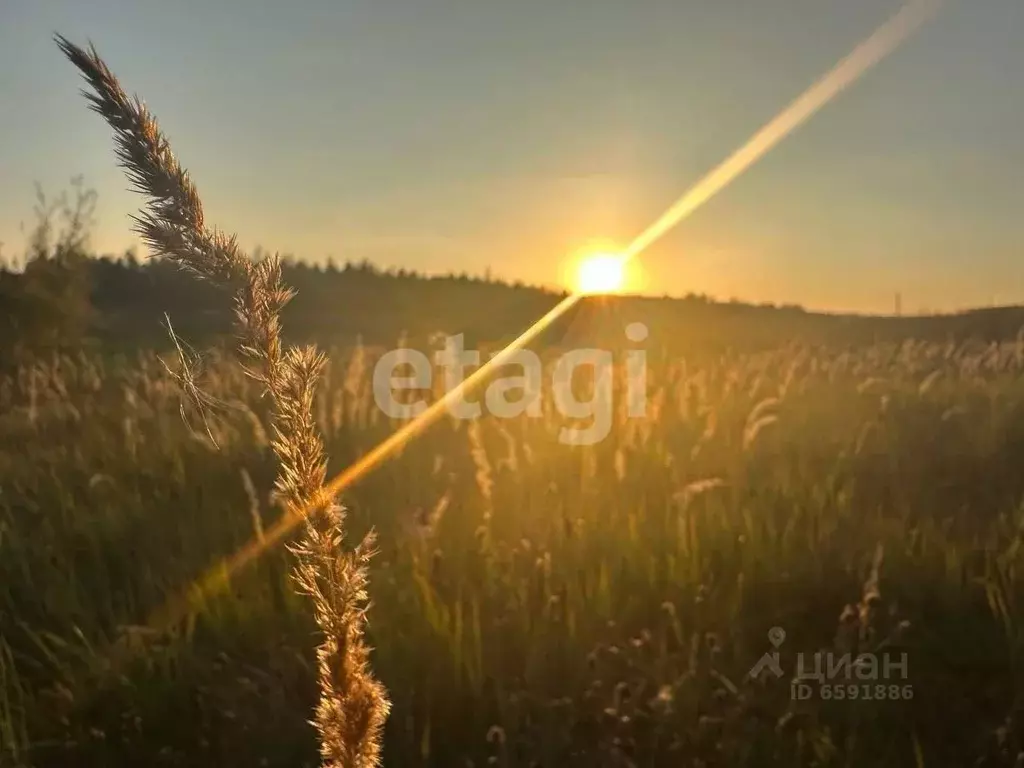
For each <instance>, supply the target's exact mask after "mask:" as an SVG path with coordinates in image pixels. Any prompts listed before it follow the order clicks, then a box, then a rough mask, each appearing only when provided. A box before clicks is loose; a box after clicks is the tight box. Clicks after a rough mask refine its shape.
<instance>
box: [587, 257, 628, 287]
mask: <svg viewBox="0 0 1024 768" xmlns="http://www.w3.org/2000/svg"><path fill="white" fill-rule="evenodd" d="M625 284H626V260H625V259H624V258H622V256H617V255H615V254H612V253H595V254H592V255H590V256H587V257H586V258H584V259H583V261H581V262H580V265H579V270H578V271H577V273H576V291H577V292H578V293H585V294H594V293H619V292H620V291H622V290H623V288H624V287H625Z"/></svg>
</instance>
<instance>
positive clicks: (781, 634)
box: [768, 627, 786, 648]
mask: <svg viewBox="0 0 1024 768" xmlns="http://www.w3.org/2000/svg"><path fill="white" fill-rule="evenodd" d="M785 639H786V630H784V629H783V628H782V627H772V628H771V629H769V630H768V642H770V643H771V644H772V645H774V646H775V647H776V648H778V647H779V646H780V645H782V643H783V642H784V641H785Z"/></svg>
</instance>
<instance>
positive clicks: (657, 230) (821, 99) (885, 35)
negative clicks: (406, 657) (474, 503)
mask: <svg viewBox="0 0 1024 768" xmlns="http://www.w3.org/2000/svg"><path fill="white" fill-rule="evenodd" d="M940 5H941V0H912V1H911V2H909V3H907V4H905V5H904V6H903V7H902V8H901V9H900V10H899V11H898V12H897V13H896V14H895V15H894V16H893V17H892V18H890V19H889V20H888V21H887V22H885V23H884V24H882V26H880V27H879V28H878V29H876V30H875V31H874V32H873V33H872V34H871V35H870V36H869V37H868V38H867V39H865V40H864V41H863V42H862V43H860V44H859V45H858V46H857V47H856V48H855V49H854V50H853V51H852V52H851V53H850V54H849V55H848V56H847V57H846V58H844V59H842V60H841V61H840V62H839V63H838V64H837V65H836V66H835V67H834V68H833V69H832V70H830V71H829V72H828V73H826V74H825V75H824V76H822V77H821V78H820V79H819V80H818V81H817V82H815V83H814V84H813V85H812V86H811V87H810V88H809V89H807V90H806V91H805V92H804V93H803V94H801V95H800V96H799V97H798V98H797V99H796V100H795V101H793V102H792V103H791V104H790V105H789V106H787V107H786V108H785V109H784V110H783V111H782V112H780V113H779V114H778V115H777V116H776V117H774V118H773V119H772V120H771V121H770V122H768V123H767V124H766V125H765V126H764V127H763V128H761V130H759V131H758V132H757V133H756V134H754V136H753V137H752V138H751V139H750V140H749V141H748V142H747V143H746V144H744V145H743V146H742V147H740V149H738V150H737V151H736V152H734V153H733V154H732V155H731V156H730V157H729V158H728V159H726V160H725V161H724V162H723V163H721V164H720V165H719V166H717V167H716V168H715V169H714V170H712V171H711V172H710V173H708V174H707V175H706V176H705V177H704V178H702V179H701V180H700V181H699V182H698V183H697V184H696V185H694V186H693V187H692V188H691V189H690V190H689V191H688V192H686V193H685V194H684V195H683V196H682V197H681V198H679V200H677V201H676V202H675V203H674V204H673V205H672V206H671V207H670V208H669V209H668V210H667V211H665V213H664V214H662V216H660V217H659V218H658V219H656V220H655V221H654V223H653V224H651V226H649V227H648V228H647V229H646V230H644V231H643V232H642V233H641V234H640V235H639V236H637V238H636V239H635V240H633V242H632V243H631V244H630V245H629V246H628V247H627V248H626V249H625V250H624V251H623V253H622V255H623V258H624V260H625V261H628V260H630V259H633V258H634V257H636V256H638V255H639V254H640V253H642V252H643V251H644V250H646V249H647V248H648V247H650V246H651V245H652V244H653V243H654V242H656V241H657V240H659V239H660V238H661V237H662V236H664V235H665V234H666V233H668V232H669V231H670V230H671V229H673V228H674V227H675V226H677V225H678V224H679V223H680V222H681V221H683V219H685V218H686V217H687V216H689V215H690V214H692V213H693V212H694V211H696V210H697V209H698V208H699V207H700V206H701V205H703V204H704V203H706V202H707V201H708V200H710V199H711V198H712V197H713V196H714V195H715V194H717V193H718V192H720V191H721V190H722V189H724V188H725V187H726V186H727V185H728V184H729V183H731V182H732V181H733V180H734V179H735V178H736V177H737V176H739V175H740V174H741V173H743V171H745V170H747V169H748V168H749V167H750V166H751V165H753V164H754V163H755V162H757V160H759V159H760V158H761V157H763V156H764V155H765V154H766V153H767V152H768V151H769V150H771V149H772V148H773V147H774V146H775V145H776V144H778V143H779V142H780V141H781V140H782V139H784V138H785V137H786V136H788V135H789V134H790V133H791V132H792V131H793V130H795V129H796V128H797V127H798V126H800V125H801V124H802V123H803V122H805V121H806V120H807V119H808V118H810V117H811V116H812V115H814V114H815V113H816V112H817V111H818V110H819V109H821V108H822V107H823V106H825V105H826V104H828V103H829V102H830V101H831V100H832V99H834V98H835V97H836V96H837V95H839V94H840V93H841V92H842V91H844V90H845V89H846V88H847V87H848V86H850V85H852V84H853V83H854V82H856V81H857V80H858V79H859V78H860V77H861V76H862V75H863V74H864V73H865V72H866V71H867V70H869V69H870V68H871V67H873V66H874V65H875V64H877V63H878V62H880V61H881V60H882V59H884V58H885V57H886V56H887V55H888V54H890V53H891V52H892V51H894V50H895V49H896V48H898V47H899V45H900V44H901V43H903V42H904V41H905V40H906V39H907V38H908V37H910V35H911V34H913V33H914V32H915V31H916V30H917V29H918V28H920V27H921V25H922V24H923V23H924V22H925V21H927V20H928V19H929V18H930V17H931V16H932V15H933V14H934V13H935V12H936V11H937V10H938V8H939V6H940ZM584 295H585V294H583V293H579V292H577V293H572V294H569V295H568V296H566V297H565V298H564V299H562V300H561V301H560V302H559V303H558V304H557V305H556V306H555V307H554V308H553V309H551V310H550V311H549V312H548V313H547V314H546V315H544V316H543V317H542V318H540V319H539V320H538V321H537V322H536V323H534V324H533V325H532V326H530V328H528V329H527V330H526V331H524V332H523V333H522V334H521V335H520V336H519V337H518V338H516V339H515V340H514V341H512V342H511V343H510V344H509V345H508V346H507V347H505V348H504V349H503V350H501V351H500V352H498V353H497V354H496V355H495V356H494V357H492V358H491V359H490V360H488V361H487V362H486V363H485V364H484V365H482V366H481V367H480V368H478V369H477V370H476V371H475V372H474V373H473V374H472V375H470V376H469V377H468V378H466V379H465V380H463V381H462V382H461V383H460V384H459V385H458V386H456V387H454V388H452V389H451V390H450V391H448V392H447V393H446V394H445V395H444V396H443V397H442V398H440V399H439V400H436V401H435V402H434V403H432V404H431V405H430V406H429V407H428V408H427V409H426V410H425V411H424V412H423V413H421V414H420V415H419V416H417V417H416V418H415V419H413V420H411V421H409V422H407V423H406V424H405V425H403V426H402V427H401V428H399V429H398V430H396V431H395V432H394V433H393V434H392V435H391V436H390V437H388V438H387V439H386V440H384V441H383V442H382V443H380V444H379V445H377V446H376V447H375V448H374V449H373V450H371V451H370V452H369V453H367V454H366V455H364V456H363V457H362V458H360V459H359V460H358V461H357V462H356V463H355V464H352V465H351V466H350V467H348V468H347V469H345V470H344V471H342V472H341V473H340V474H338V475H337V476H335V477H334V478H333V479H332V480H331V481H330V482H329V483H327V485H326V486H325V488H324V495H325V496H327V497H335V496H337V495H338V494H339V493H341V492H342V491H343V490H345V489H346V488H348V487H349V486H351V485H352V484H353V483H355V482H356V481H357V480H359V479H360V478H361V477H363V476H364V475H366V474H367V473H369V472H370V471H372V470H373V469H375V468H376V467H377V466H379V465H380V464H381V463H383V462H384V461H385V460H386V459H388V458H390V457H391V456H392V455H393V454H395V453H396V452H398V451H399V450H400V449H401V448H402V447H403V446H404V445H405V444H406V443H408V442H409V441H410V440H411V439H412V438H413V437H415V436H416V435H418V434H420V433H421V432H423V431H424V430H426V429H427V428H428V427H429V426H431V425H432V424H433V423H434V422H436V421H437V420H438V419H439V418H440V417H441V416H443V415H444V413H445V412H446V410H447V409H448V407H449V406H450V405H451V404H453V403H454V402H456V401H458V400H460V399H461V398H462V397H463V396H464V395H465V394H466V393H467V392H469V391H470V390H472V389H473V388H474V387H476V386H477V385H478V384H480V383H481V382H483V381H484V380H486V379H487V377H488V376H489V375H490V374H491V373H492V372H493V371H494V369H495V368H498V367H500V366H501V365H503V364H504V363H506V362H508V361H509V359H510V358H512V357H513V355H515V353H516V352H518V351H519V350H521V349H522V348H523V347H525V346H526V345H527V344H528V343H530V341H532V340H533V339H534V338H536V337H537V336H538V335H539V334H540V333H541V332H542V331H544V330H545V329H546V328H548V327H549V326H550V325H551V324H552V323H553V322H554V321H555V320H557V319H558V318H559V317H561V316H562V315H564V314H565V313H566V312H567V311H568V310H569V309H571V308H572V307H573V306H574V305H575V304H576V303H577V302H578V301H579V300H580V299H581V298H582V297H583V296H584ZM312 511H313V510H309V509H289V510H288V511H287V512H286V513H285V514H283V515H282V516H281V518H280V519H279V520H278V521H277V522H276V523H275V524H274V525H273V526H272V527H271V528H270V529H269V530H268V531H266V532H265V535H264V537H263V539H262V540H256V539H254V540H252V541H251V542H249V543H248V544H247V545H245V546H244V547H243V548H242V549H240V550H239V551H237V552H236V553H234V554H233V555H231V556H230V557H228V558H225V559H224V560H221V561H220V562H218V563H217V564H216V565H215V566H214V567H213V568H211V569H210V570H209V571H207V573H206V574H204V575H203V576H202V577H200V578H199V579H198V580H196V581H195V582H193V583H192V584H191V585H190V586H189V587H188V589H187V590H185V591H184V593H183V594H181V595H180V596H178V597H176V598H175V599H173V600H171V601H169V602H168V603H167V604H165V605H164V606H163V607H162V609H161V610H160V611H158V612H157V613H156V614H155V615H154V616H153V618H152V619H151V621H150V623H149V626H150V627H151V628H153V629H155V630H162V629H167V628H168V627H170V626H173V625H174V624H176V623H177V622H179V621H180V620H181V619H182V618H184V617H185V616H187V615H188V614H189V613H191V612H193V610H195V607H196V603H195V599H196V598H200V599H201V598H202V596H206V595H209V594H211V593H212V592H215V591H216V590H217V589H219V588H221V587H223V586H225V585H226V584H227V583H228V581H229V579H230V578H231V575H232V574H234V573H235V572H237V571H238V570H239V569H241V568H242V567H244V566H245V565H247V564H248V563H250V562H251V561H253V560H255V559H257V558H258V557H259V556H260V555H261V554H262V553H263V552H265V551H266V550H267V549H269V548H270V547H272V546H273V545H274V544H276V543H277V542H279V541H281V540H282V539H283V538H284V537H285V536H287V535H288V533H289V532H290V531H292V530H293V529H294V528H295V527H296V526H297V525H298V524H299V523H301V522H302V521H303V520H304V519H305V518H306V517H307V515H309V514H311V513H312Z"/></svg>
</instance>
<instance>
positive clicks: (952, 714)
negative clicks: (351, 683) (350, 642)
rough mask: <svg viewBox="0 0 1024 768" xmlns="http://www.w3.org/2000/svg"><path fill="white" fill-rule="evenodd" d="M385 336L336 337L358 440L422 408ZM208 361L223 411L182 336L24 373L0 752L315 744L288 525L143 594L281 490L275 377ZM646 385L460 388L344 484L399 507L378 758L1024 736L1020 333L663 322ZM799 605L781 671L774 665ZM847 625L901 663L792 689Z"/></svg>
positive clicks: (251, 525)
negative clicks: (696, 348)
mask: <svg viewBox="0 0 1024 768" xmlns="http://www.w3.org/2000/svg"><path fill="white" fill-rule="evenodd" d="M371 362H372V360H368V359H367V353H366V351H365V350H360V349H356V350H354V351H353V350H348V351H346V350H338V351H335V352H334V353H333V354H332V355H331V364H330V370H329V375H328V378H327V381H326V382H325V383H324V385H323V386H322V387H321V390H320V394H319V399H318V401H317V405H316V414H317V418H318V420H319V422H320V427H321V428H322V430H323V432H324V435H325V438H326V442H327V450H328V455H329V456H330V458H331V469H332V470H333V471H337V470H340V469H342V468H344V467H345V466H347V465H348V464H349V463H351V462H352V461H353V460H355V459H356V458H358V457H359V456H360V455H361V454H362V453H364V452H365V451H367V450H368V449H370V448H371V447H372V446H373V445H374V444H375V443H376V442H377V441H379V440H380V439H382V438H383V437H385V436H386V435H387V434H389V433H390V432H391V431H392V430H393V429H394V428H395V427H396V426H398V423H397V422H395V423H393V422H391V421H389V420H388V419H387V418H385V417H384V416H383V415H382V414H381V413H380V411H379V410H378V409H377V408H376V406H375V405H374V403H373V400H372V398H371V396H370V389H369V387H370V368H371V366H370V363H371ZM201 383H202V386H203V388H204V390H205V391H206V392H207V393H208V394H209V395H211V396H212V397H214V398H216V399H217V400H218V401H220V403H221V405H220V406H219V407H215V408H211V409H210V411H209V413H208V414H207V417H208V419H209V425H210V432H211V434H212V437H213V440H211V439H210V438H209V437H208V436H207V435H206V429H205V427H204V424H203V419H202V416H201V415H200V414H198V413H196V412H194V411H190V410H187V409H186V412H185V414H184V416H185V418H183V414H182V412H181V410H180V404H181V395H180V393H179V391H178V389H177V387H176V385H175V383H174V380H173V379H172V378H171V377H170V376H169V375H168V374H167V373H166V372H165V371H164V369H163V367H162V365H161V363H160V361H159V360H158V359H157V358H156V357H155V356H149V355H146V354H140V355H139V356H138V357H137V358H136V359H121V360H110V359H106V360H100V359H89V358H85V357H83V358H78V359H72V358H60V359H57V360H52V361H42V360H40V361H38V362H37V364H35V365H34V366H26V367H24V368H22V369H21V370H20V371H18V373H17V375H16V376H14V377H12V378H9V379H7V380H4V381H3V382H2V383H0V686H2V687H0V765H3V766H4V767H5V768H6V767H7V766H19V767H20V766H34V767H36V768H44V767H46V768H48V767H49V766H61V767H63V766H76V765H82V766H85V765H103V766H112V767H114V768H120V766H137V765H146V766H291V767H294V766H313V765H316V764H317V759H318V758H317V745H316V734H315V731H314V730H313V728H312V727H311V726H310V725H309V724H308V720H309V719H310V718H311V716H312V709H313V706H314V705H315V701H316V697H317V690H316V677H315V671H314V668H313V664H314V657H313V653H314V648H315V645H316V642H317V639H316V632H315V630H316V627H315V624H314V623H313V620H312V617H311V616H310V613H309V610H310V609H309V606H308V604H307V601H306V600H305V599H303V598H300V597H299V596H297V595H296V594H295V592H294V589H293V585H292V583H291V581H290V577H289V571H290V566H291V557H290V555H288V553H287V552H286V551H284V549H283V548H282V547H276V548H273V549H272V550H271V551H268V552H267V553H266V554H265V555H264V556H263V557H262V558H260V559H259V560H258V561H257V562H256V563H255V564H253V565H251V566H250V567H248V568H246V569H244V570H242V571H241V572H239V573H237V574H235V575H233V576H232V577H231V579H230V581H229V584H228V587H227V588H226V589H225V590H223V591H220V592H217V593H209V594H205V595H202V596H197V595H193V600H192V603H191V605H192V610H191V611H190V612H189V613H188V615H187V616H185V617H184V618H183V620H182V621H180V622H178V623H176V624H175V625H174V627H173V628H172V629H171V630H169V631H167V632H154V631H152V630H150V629H147V627H146V626H145V624H146V621H147V618H148V617H149V616H150V615H151V614H152V613H153V612H154V611H156V610H157V609H159V608H160V607H161V606H163V605H164V604H165V603H166V601H167V600H168V599H170V598H171V597H172V596H173V595H174V594H176V593H177V592H178V591H179V590H180V589H181V588H183V587H184V586H186V585H188V584H189V583H190V582H192V581H193V580H194V579H196V577H197V576H198V575H200V574H201V573H203V572H204V571H206V570H207V569H208V568H209V567H210V566H211V565H212V564H214V563H215V562H216V561H217V560H218V559H219V558H222V557H224V556H225V555H228V554H230V553H231V552H233V551H234V550H235V549H237V548H238V547H239V546H241V545H243V544H244V543H245V542H247V541H249V540H250V539H252V538H253V537H256V536H259V535H260V532H261V531H263V530H265V529H266V528H268V527H269V526H270V525H271V524H272V522H273V520H274V519H275V518H276V516H277V515H278V514H280V510H279V508H278V507H277V506H276V505H275V504H274V503H273V500H272V499H271V498H270V497H269V491H270V488H271V486H272V483H273V475H274V459H273V456H272V453H271V451H270V449H269V447H268V440H267V431H268V425H267V423H266V410H265V409H266V407H267V406H266V405H264V404H263V403H261V402H260V401H258V400H257V399H256V397H255V394H256V388H255V386H254V385H252V384H251V383H249V382H248V381H247V380H245V379H244V378H243V376H242V375H241V374H240V373H239V371H238V367H237V365H235V364H232V363H231V362H230V361H224V362H218V361H212V362H211V363H210V365H209V368H208V370H207V372H206V374H205V376H204V378H203V380H202V382H201ZM648 384H649V387H650V389H649V391H650V400H649V414H648V418H646V419H640V420H638V419H626V418H624V417H621V416H620V417H619V418H617V420H616V423H615V427H614V429H613V432H612V434H611V435H610V436H609V437H608V438H607V439H605V440H603V441H601V442H599V443H597V444H596V445H593V446H589V447H588V446H575V447H574V446H566V445H563V444H561V443H560V442H559V440H558V438H557V432H558V429H559V428H560V427H561V426H564V423H563V419H562V418H561V417H560V416H559V414H558V413H556V412H555V411H554V410H553V409H551V408H550V407H547V408H546V411H545V415H544V416H543V417H541V418H530V417H522V418H520V419H518V420H511V421H510V420H501V419H496V418H483V419H480V420H475V421H457V420H455V419H446V420H444V421H443V422H441V423H439V424H437V425H435V426H434V427H433V428H432V429H431V430H430V431H429V432H428V433H427V434H426V435H424V436H423V437H422V438H421V439H420V440H418V441H415V442H413V443H412V444H410V445H409V446H408V447H407V448H406V449H405V450H404V451H403V452H402V453H401V455H399V456H398V457H396V458H395V459H393V460H391V461H390V462H388V463H386V464H385V465H384V466H383V467H381V468H380V469H379V470H378V471H376V472H375V473H374V474H372V475H370V476H368V477H367V478H365V480H363V481H362V482H361V483H360V484H358V485H357V486H356V487H354V488H353V489H352V490H351V491H349V492H347V493H346V495H345V497H344V499H343V500H344V502H345V503H346V505H347V506H348V507H349V510H350V520H351V529H352V531H351V536H352V538H353V540H355V538H356V537H357V536H359V535H360V534H361V533H362V532H363V531H365V530H366V529H367V528H368V527H369V526H371V525H372V526H373V527H375V528H376V529H377V530H378V531H379V548H380V551H379V553H378V555H377V556H376V557H375V558H374V560H373V567H372V574H371V582H370V592H371V598H372V601H373V604H372V607H371V610H370V630H369V631H370V637H369V641H370V642H371V644H372V645H373V646H374V648H375V651H374V655H373V659H372V663H373V668H374V671H375V673H376V674H377V675H378V676H379V677H380V679H381V680H382V681H383V682H384V684H385V685H386V687H387V689H388V691H389V695H390V697H391V699H392V702H393V711H392V713H391V716H390V718H389V720H388V724H387V729H386V734H385V747H384V758H385V764H386V765H389V766H420V765H424V766H425V765H431V766H460V767H461V766H469V765H475V766H485V765H498V766H530V765H536V766H587V767H589V766H629V765H635V766H869V765H870V766H951V765H957V766H960V765H985V766H997V765H999V766H1002V765H1006V766H1011V765H1021V764H1022V763H1021V761H1022V760H1024V757H1021V755H1022V750H1024V723H1022V722H1021V719H1020V700H1019V696H1020V694H1019V691H1021V690H1024V686H1022V685H1021V683H1022V682H1024V666H1022V665H1024V645H1022V641H1024V634H1022V632H1024V627H1022V625H1021V622H1022V621H1024V590H1022V583H1021V579H1022V577H1021V574H1020V569H1021V567H1022V565H1024V553H1022V552H1021V542H1022V536H1024V505H1022V502H1024V342H1018V343H1016V344H1012V343H1011V344H1002V345H991V346H986V345H974V346H972V345H961V346H954V345H950V346H943V345H940V344H935V343H928V344H925V343H914V342H911V341H908V342H906V343H904V344H902V345H888V346H874V347H866V348H859V349H847V350H838V349H837V350H829V349H826V348H819V349H809V348H797V347H795V346H794V347H790V348H786V349H780V350H778V351H775V352H768V353H763V354H756V355H755V354H751V355H745V356H729V355H722V356H717V357H715V356H707V357H705V358H704V359H700V360H682V359H675V360H665V359H656V358H655V357H653V356H652V357H651V359H650V360H649V373H648ZM620 401H621V397H619V398H617V400H616V402H620ZM545 402H546V401H545ZM214 441H215V443H214ZM773 627H780V628H782V629H784V631H785V641H784V642H783V643H781V645H780V647H779V651H780V664H781V667H782V669H783V670H784V675H783V676H782V677H781V678H776V677H775V676H773V675H771V674H769V675H767V676H765V677H762V678H759V679H751V678H749V677H748V674H747V673H748V671H749V670H750V669H751V668H752V667H753V666H754V665H755V664H756V663H757V662H758V660H759V659H760V658H761V657H762V655H763V654H765V653H766V652H768V651H771V650H772V645H771V644H770V643H769V639H768V632H769V630H770V629H771V628H773ZM112 648H118V649H121V651H124V649H128V650H129V653H123V652H122V653H120V654H119V655H111V650H112ZM819 650H821V651H826V650H832V651H834V652H835V653H836V654H837V655H839V656H840V658H842V657H841V654H844V653H848V652H849V653H854V654H857V653H870V654H876V655H875V656H872V658H876V659H877V658H881V657H883V656H884V657H885V658H889V656H888V655H892V658H894V659H899V658H901V656H900V654H903V653H905V654H906V657H905V658H906V664H905V668H906V670H907V676H906V679H903V677H902V673H900V675H899V679H898V680H894V679H884V680H883V679H875V678H874V677H872V676H871V675H869V674H867V673H865V672H864V669H863V668H858V672H857V675H861V674H863V675H864V677H863V679H862V678H861V677H858V676H857V675H855V676H854V679H853V680H852V681H850V684H851V685H855V686H856V691H857V697H858V699H864V698H865V697H866V696H870V697H871V699H872V700H857V701H849V700H843V701H837V700H835V699H836V697H837V694H835V690H836V688H835V687H833V688H826V687H822V688H818V687H816V686H811V687H810V689H809V690H811V691H812V693H811V695H810V696H809V697H808V698H806V699H799V700H794V698H793V696H792V691H793V690H794V689H793V688H792V687H791V685H790V679H791V678H792V677H793V675H794V674H795V673H796V672H797V666H798V661H797V655H798V654H803V656H804V660H805V661H806V659H807V658H809V657H810V655H811V654H812V653H813V652H815V651H819ZM887 654H888V655H887ZM894 669H896V668H895V667H894V668H892V669H888V672H889V673H893V670H894ZM899 669H902V667H900V668H899ZM881 672H882V670H879V675H878V677H879V678H880V677H882V674H881ZM890 677H891V674H890ZM837 682H840V681H839V680H838V679H833V680H830V681H828V683H829V684H834V683H837ZM842 682H843V683H844V684H845V683H846V682H847V681H845V680H844V681H842ZM876 684H877V685H882V686H883V687H884V688H885V693H886V700H878V697H877V696H875V695H874V691H875V690H876V688H875V686H876ZM894 685H898V689H897V688H895V687H893V686H894ZM844 690H845V689H844ZM890 691H891V693H892V695H897V693H898V700H889V699H890V698H891V696H890ZM830 692H831V693H830ZM850 695H852V694H850Z"/></svg>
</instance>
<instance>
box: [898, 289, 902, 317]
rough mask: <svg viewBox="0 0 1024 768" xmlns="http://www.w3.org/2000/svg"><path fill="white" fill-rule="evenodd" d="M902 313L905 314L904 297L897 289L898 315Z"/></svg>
mask: <svg viewBox="0 0 1024 768" xmlns="http://www.w3.org/2000/svg"><path fill="white" fill-rule="evenodd" d="M901 314H903V297H902V296H901V295H900V294H899V292H898V291H897V292H896V317H899V316H900V315H901Z"/></svg>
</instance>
